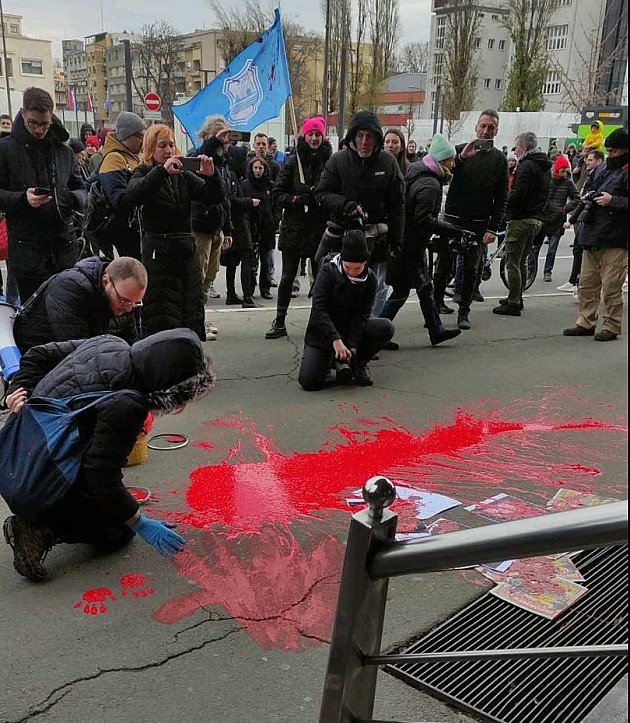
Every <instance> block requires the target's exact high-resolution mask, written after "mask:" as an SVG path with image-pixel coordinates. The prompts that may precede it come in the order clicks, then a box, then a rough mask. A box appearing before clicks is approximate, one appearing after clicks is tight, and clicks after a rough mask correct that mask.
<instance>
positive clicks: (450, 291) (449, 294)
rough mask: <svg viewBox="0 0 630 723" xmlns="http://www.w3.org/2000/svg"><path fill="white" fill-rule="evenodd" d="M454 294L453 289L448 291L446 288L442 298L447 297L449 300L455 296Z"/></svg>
mask: <svg viewBox="0 0 630 723" xmlns="http://www.w3.org/2000/svg"><path fill="white" fill-rule="evenodd" d="M455 293H456V292H455V291H453V289H449V288H448V286H447V287H446V289H444V296H448V298H449V299H452V298H453V296H455Z"/></svg>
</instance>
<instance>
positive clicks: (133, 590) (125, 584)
mask: <svg viewBox="0 0 630 723" xmlns="http://www.w3.org/2000/svg"><path fill="white" fill-rule="evenodd" d="M147 579H148V580H149V581H153V578H152V577H150V578H147ZM147 579H145V577H144V575H140V574H139V573H134V574H131V575H123V576H122V577H121V578H120V594H121V596H122V597H127V596H132V597H136V598H138V597H148V596H149V595H153V593H154V592H155V588H153V587H149V586H148V585H147Z"/></svg>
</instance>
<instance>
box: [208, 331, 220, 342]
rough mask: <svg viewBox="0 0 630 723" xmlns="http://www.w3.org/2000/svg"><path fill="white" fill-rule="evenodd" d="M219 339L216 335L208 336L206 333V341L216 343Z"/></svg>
mask: <svg viewBox="0 0 630 723" xmlns="http://www.w3.org/2000/svg"><path fill="white" fill-rule="evenodd" d="M217 338H218V337H217V335H216V334H208V332H206V341H216V340H217Z"/></svg>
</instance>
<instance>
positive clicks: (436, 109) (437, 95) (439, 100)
mask: <svg viewBox="0 0 630 723" xmlns="http://www.w3.org/2000/svg"><path fill="white" fill-rule="evenodd" d="M441 104H442V86H441V85H438V87H437V88H436V89H435V106H434V107H433V135H435V134H436V133H437V127H438V116H439V114H440V106H441Z"/></svg>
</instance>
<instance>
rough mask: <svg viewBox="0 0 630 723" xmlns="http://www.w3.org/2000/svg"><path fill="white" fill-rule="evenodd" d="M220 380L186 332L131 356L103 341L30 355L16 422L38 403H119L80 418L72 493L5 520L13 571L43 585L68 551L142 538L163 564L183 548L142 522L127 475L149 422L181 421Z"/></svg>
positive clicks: (18, 389) (160, 338) (16, 381)
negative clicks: (58, 551)
mask: <svg viewBox="0 0 630 723" xmlns="http://www.w3.org/2000/svg"><path fill="white" fill-rule="evenodd" d="M214 378H215V375H214V372H213V369H212V364H211V362H210V360H209V359H208V358H206V357H205V356H204V353H203V347H202V345H201V342H200V341H199V338H198V337H197V335H196V334H195V333H194V332H192V331H190V330H188V329H170V330H168V331H165V332H160V333H158V334H154V335H153V336H149V337H147V338H146V339H143V340H142V341H140V342H138V343H137V344H135V345H134V346H133V347H130V346H129V345H128V344H126V343H125V342H124V341H123V340H122V339H119V338H117V337H114V336H108V335H104V336H98V337H96V338H94V339H88V340H86V341H67V342H61V343H52V344H45V345H43V346H36V347H33V349H31V350H30V351H29V352H28V353H27V354H25V356H24V358H23V359H22V365H21V367H20V370H19V372H17V374H16V375H15V376H14V377H13V379H12V382H11V386H10V387H9V394H8V396H7V406H8V407H9V409H10V411H11V412H12V413H13V414H20V413H21V410H22V407H23V406H24V404H25V403H26V402H27V399H28V398H29V397H31V396H38V397H51V398H53V399H64V398H68V397H75V396H76V395H78V394H82V393H85V392H113V393H114V394H113V396H111V397H107V398H104V399H103V400H102V401H100V402H99V403H98V404H97V405H96V406H95V407H94V409H93V410H91V411H90V413H89V414H87V413H86V414H85V415H84V416H82V417H79V431H80V434H81V436H82V438H84V439H87V440H89V443H88V444H87V447H86V449H85V451H84V453H83V455H82V457H81V467H80V471H79V476H78V478H77V480H76V481H75V482H74V484H73V485H72V486H71V487H70V488H69V489H68V490H67V491H66V493H65V494H64V495H63V496H62V497H61V498H60V499H59V500H57V501H56V502H54V503H53V504H52V506H50V507H45V508H44V509H41V508H38V507H36V506H34V507H33V509H31V510H27V512H26V513H24V512H22V511H20V514H16V515H13V516H11V517H8V518H7V519H6V520H5V522H4V526H3V531H4V537H5V540H6V542H7V544H9V545H10V546H11V548H12V549H13V565H14V567H15V569H16V571H17V572H18V573H19V574H20V575H22V576H23V577H26V578H27V579H29V580H31V581H33V582H41V581H43V580H45V579H46V576H47V572H46V568H45V567H44V565H43V561H44V558H45V556H46V553H47V552H48V550H49V549H50V548H51V547H52V546H53V545H56V544H59V543H61V542H64V543H68V544H76V543H87V544H91V545H93V546H94V547H95V548H96V549H97V550H99V551H101V552H112V551H114V550H117V549H120V548H121V547H124V546H125V545H127V544H128V543H129V542H130V541H131V540H132V539H133V537H134V536H135V534H137V535H139V536H140V537H142V539H143V540H144V541H145V542H147V543H148V544H150V545H151V546H152V547H154V548H155V549H156V550H157V552H159V553H160V554H161V555H165V554H166V553H169V552H173V553H174V552H178V551H179V550H181V549H182V547H183V546H184V539H183V538H182V537H181V536H180V535H178V534H177V533H176V532H174V531H173V530H171V529H169V527H172V525H169V524H168V523H164V522H162V521H160V520H156V519H150V518H148V517H145V515H143V514H141V513H140V511H139V509H138V503H137V502H136V500H135V499H134V498H133V497H132V495H131V494H130V493H129V491H128V490H127V489H126V487H125V486H124V484H123V474H122V468H123V467H124V466H125V464H126V462H127V458H128V457H129V454H130V452H131V450H132V448H133V445H134V443H135V441H136V438H137V436H138V434H139V433H140V431H141V429H142V426H143V423H144V420H145V418H146V416H147V414H148V412H150V411H153V412H155V413H158V414H168V413H169V412H174V411H177V410H180V411H181V408H182V407H183V406H184V405H185V404H187V403H188V402H191V401H193V400H195V399H196V398H198V397H199V396H201V395H203V394H205V393H206V392H208V391H209V390H210V389H211V388H212V384H213V382H214ZM82 403H83V404H85V403H86V400H83V402H82ZM7 424H11V418H9V421H8V422H7ZM33 443H34V444H36V442H35V441H34V442H33ZM28 453H29V450H28V449H26V450H25V454H28ZM34 453H35V454H38V453H41V452H40V450H34Z"/></svg>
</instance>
